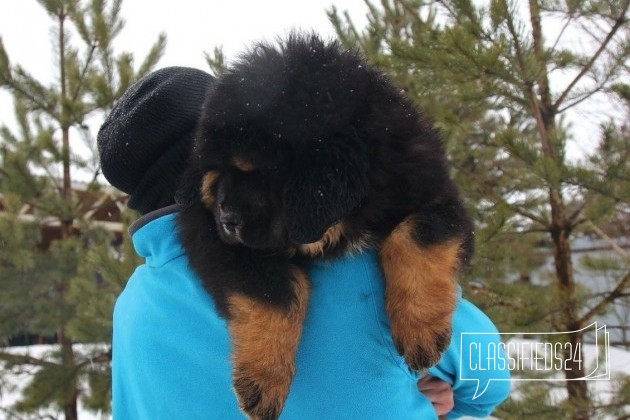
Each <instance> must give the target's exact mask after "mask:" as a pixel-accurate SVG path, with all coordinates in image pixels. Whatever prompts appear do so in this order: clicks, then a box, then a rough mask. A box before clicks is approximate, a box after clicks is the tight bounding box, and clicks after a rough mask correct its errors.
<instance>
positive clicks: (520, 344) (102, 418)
mask: <svg viewBox="0 0 630 420" xmlns="http://www.w3.org/2000/svg"><path fill="white" fill-rule="evenodd" d="M508 343H510V345H509V346H508V347H507V350H508V354H509V356H510V357H513V358H518V357H519V354H521V353H522V354H529V353H530V351H531V350H532V346H534V347H535V346H536V342H535V341H533V340H529V339H524V338H516V337H514V338H511V339H510V340H508ZM101 347H102V346H101ZM56 348H57V347H56V346H50V345H36V346H28V347H12V348H11V349H10V351H11V352H12V353H14V354H25V355H30V356H33V357H37V358H41V357H46V356H49V355H50V354H52V352H54V351H55V350H56ZM94 348H95V347H94V346H93V345H92V346H82V345H77V346H76V349H77V351H79V352H82V353H83V354H88V353H89V352H91V351H92V350H93V349H94ZM5 350H6V349H5ZM583 350H584V355H585V356H584V359H585V360H584V362H585V366H587V367H591V368H592V367H594V366H595V361H596V360H597V355H598V347H597V346H595V345H589V344H587V345H585V346H584V348H583ZM599 356H600V357H599V359H600V366H599V368H600V369H602V368H603V367H604V366H603V363H602V362H601V360H604V359H603V358H602V356H603V354H602V352H601V348H600V350H599ZM607 360H608V362H607V365H608V369H609V370H610V372H611V378H615V377H616V376H618V375H630V351H626V350H623V349H619V348H615V347H610V348H609V351H608V359H607ZM34 369H35V368H28V369H24V368H22V369H21V370H20V371H17V370H16V371H14V372H12V373H11V374H9V375H6V376H4V377H0V418H3V419H6V420H24V419H43V418H47V419H60V420H61V419H63V415H62V414H60V413H59V412H56V411H55V410H53V409H42V410H40V411H39V412H38V413H35V414H32V415H28V416H26V415H23V414H19V415H17V416H14V417H12V416H11V414H10V413H11V407H12V405H13V404H14V403H15V402H16V401H17V400H18V398H19V395H20V392H21V389H22V388H23V387H24V386H25V385H26V383H27V382H28V379H29V377H30V376H31V375H32V374H33V373H34ZM586 370H587V371H590V370H592V369H586ZM513 376H515V375H513ZM555 377H556V378H561V376H560V375H556V376H555ZM522 383H523V382H521V381H518V380H516V381H513V382H512V396H513V397H517V398H518V393H519V391H518V388H519V384H522ZM588 386H589V389H590V390H591V392H592V393H593V394H595V395H597V396H598V397H599V398H601V399H603V400H607V399H608V398H609V396H610V391H611V387H612V381H611V380H596V381H589V383H588ZM552 398H553V399H556V400H558V401H559V400H561V399H563V398H566V391H565V389H564V388H563V387H558V388H555V389H554V390H553V391H552ZM79 419H80V420H110V419H111V415H110V414H109V413H94V412H91V411H88V410H86V409H85V408H84V407H81V406H79Z"/></svg>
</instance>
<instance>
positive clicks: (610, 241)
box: [586, 220, 630, 258]
mask: <svg viewBox="0 0 630 420" xmlns="http://www.w3.org/2000/svg"><path fill="white" fill-rule="evenodd" d="M586 222H587V223H588V224H589V225H590V227H591V230H592V231H593V232H595V233H596V234H597V236H599V237H600V238H602V239H603V240H604V241H605V242H607V243H608V244H609V245H610V247H611V248H612V249H613V250H614V251H615V252H616V253H617V254H619V256H620V257H621V258H628V257H629V256H630V254H628V253H627V252H626V251H625V250H624V249H623V248H622V247H620V246H619V244H618V243H617V241H615V240H614V239H612V238H611V237H610V236H608V235H606V232H604V231H603V230H601V229H600V228H599V227H598V226H597V225H596V224H595V223H593V221H592V220H587V221H586Z"/></svg>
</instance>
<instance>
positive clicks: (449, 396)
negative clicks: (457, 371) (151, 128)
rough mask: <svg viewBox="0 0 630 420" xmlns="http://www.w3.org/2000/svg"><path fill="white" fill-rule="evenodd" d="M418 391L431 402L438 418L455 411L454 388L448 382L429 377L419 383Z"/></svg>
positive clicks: (421, 379)
mask: <svg viewBox="0 0 630 420" xmlns="http://www.w3.org/2000/svg"><path fill="white" fill-rule="evenodd" d="M418 389H419V390H420V392H422V393H423V394H424V395H425V396H426V397H427V398H428V399H429V401H431V404H433V408H434V409H435V411H436V413H437V414H438V416H442V415H444V414H446V413H448V412H449V411H451V410H452V409H453V406H454V405H455V402H454V401H453V388H451V385H450V384H449V383H448V382H444V381H443V380H441V379H438V378H434V377H432V376H428V375H427V376H423V377H422V378H420V380H419V381H418Z"/></svg>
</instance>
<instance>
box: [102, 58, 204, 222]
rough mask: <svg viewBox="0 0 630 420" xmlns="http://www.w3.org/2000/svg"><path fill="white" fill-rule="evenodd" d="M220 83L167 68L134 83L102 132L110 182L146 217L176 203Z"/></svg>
mask: <svg viewBox="0 0 630 420" xmlns="http://www.w3.org/2000/svg"><path fill="white" fill-rule="evenodd" d="M213 80H214V78H213V77H212V76H211V75H209V74H208V73H206V72H203V71H201V70H197V69H193V68H187V67H167V68H164V69H161V70H157V71H155V72H153V73H151V74H149V75H147V76H145V77H143V78H142V79H140V80H138V81H137V82H136V83H134V84H133V85H132V86H131V87H130V88H129V89H128V90H127V91H126V92H125V93H124V94H123V96H122V97H121V98H120V99H119V101H118V102H117V103H116V106H115V107H114V109H113V110H112V112H111V113H110V114H109V115H108V116H107V119H106V120H105V122H104V123H103V125H102V126H101V129H100V130H99V132H98V137H97V143H98V151H99V155H100V159H101V169H102V171H103V175H105V178H107V180H108V181H109V182H110V183H111V184H112V185H113V186H114V187H116V188H118V189H119V190H121V191H123V192H126V193H127V194H129V195H130V198H129V203H128V206H129V207H130V208H132V209H136V210H138V211H139V212H140V213H142V214H146V213H148V212H150V211H153V210H156V209H159V208H161V207H165V206H167V205H170V204H174V203H175V200H174V195H175V191H176V189H177V182H178V179H179V177H180V175H181V174H182V172H183V170H184V168H185V166H186V162H187V160H188V154H189V149H190V147H191V145H192V141H193V138H194V134H195V128H196V125H197V119H198V118H199V114H200V112H201V107H202V105H203V101H204V98H205V95H206V91H207V89H208V87H209V86H210V84H211V83H212V82H213Z"/></svg>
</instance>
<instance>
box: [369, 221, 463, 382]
mask: <svg viewBox="0 0 630 420" xmlns="http://www.w3.org/2000/svg"><path fill="white" fill-rule="evenodd" d="M412 232H413V222H412V221H410V220H409V219H407V220H405V221H403V222H402V223H401V224H399V225H398V226H397V227H396V228H395V229H394V231H392V233H391V234H390V235H389V236H388V237H387V238H386V239H385V241H384V242H383V244H382V247H381V250H380V259H381V266H382V268H383V273H384V275H385V279H386V287H385V295H386V299H387V302H386V308H387V314H388V316H389V320H390V324H391V329H392V336H393V338H394V342H395V343H396V347H397V348H398V351H399V352H400V353H401V354H402V355H403V356H404V357H405V360H406V362H407V364H409V366H410V367H411V368H412V369H415V370H421V369H424V368H427V367H429V366H432V365H434V364H435V363H437V362H438V360H439V359H440V356H441V352H442V351H443V350H445V349H446V347H447V346H448V343H449V341H450V336H451V318H452V314H453V312H454V310H455V305H456V303H457V284H456V276H457V270H458V267H459V249H460V241H459V240H452V241H449V242H446V243H440V244H434V245H429V246H424V247H423V246H421V245H420V244H418V242H417V241H416V240H415V239H414V238H413V234H412Z"/></svg>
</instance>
